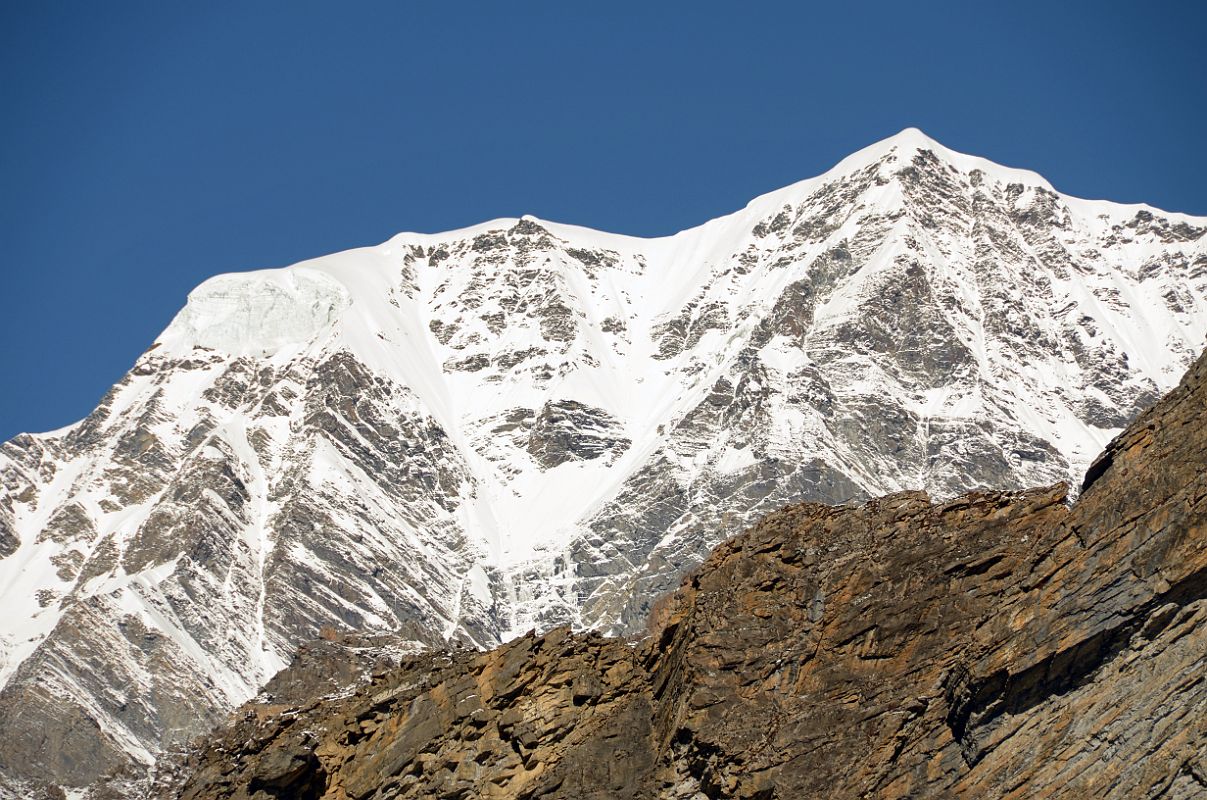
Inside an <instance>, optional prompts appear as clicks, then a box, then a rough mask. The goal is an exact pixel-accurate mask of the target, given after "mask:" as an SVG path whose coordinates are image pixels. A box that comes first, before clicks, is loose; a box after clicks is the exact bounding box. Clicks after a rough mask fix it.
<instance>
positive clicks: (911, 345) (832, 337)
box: [0, 130, 1207, 786]
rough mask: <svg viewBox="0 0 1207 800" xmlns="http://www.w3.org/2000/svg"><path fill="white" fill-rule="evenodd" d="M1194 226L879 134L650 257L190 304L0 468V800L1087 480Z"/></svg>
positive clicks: (555, 251)
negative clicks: (795, 535) (906, 525)
mask: <svg viewBox="0 0 1207 800" xmlns="http://www.w3.org/2000/svg"><path fill="white" fill-rule="evenodd" d="M1205 232H1207V219H1202V218H1192V217H1187V216H1183V215H1178V214H1167V213H1165V212H1161V211H1158V210H1155V209H1152V208H1149V207H1146V206H1122V205H1115V204H1111V203H1106V202H1100V201H1086V200H1078V199H1074V198H1068V197H1065V196H1063V195H1060V194H1058V193H1056V192H1055V191H1054V190H1053V189H1052V187H1051V186H1050V185H1048V183H1047V182H1046V181H1044V180H1043V179H1042V178H1041V177H1039V176H1038V175H1035V174H1034V173H1031V172H1026V171H1022V170H1016V169H1009V168H1005V167H1001V166H998V165H995V164H992V163H990V162H988V161H984V160H982V159H979V158H974V157H971V156H965V155H961V154H957V153H953V152H951V151H949V150H947V149H946V148H944V147H942V146H941V145H939V144H938V143H936V142H934V141H932V140H930V139H928V138H927V137H925V136H924V135H923V134H922V133H920V132H918V131H916V130H907V131H904V132H902V133H901V134H898V135H897V136H895V137H893V138H891V139H888V140H885V141H883V142H880V143H878V144H876V145H873V146H871V147H869V148H867V149H865V150H862V151H860V152H858V153H856V154H855V155H853V156H851V157H850V158H848V159H846V160H844V161H843V162H842V163H840V164H839V165H838V166H836V167H835V168H834V169H833V170H831V171H830V172H828V173H826V174H825V175H822V176H820V177H818V178H813V179H810V180H807V181H804V182H801V183H798V184H795V185H793V186H790V187H788V188H786V189H782V190H780V191H777V192H773V193H771V194H768V195H765V196H763V197H760V198H758V199H757V200H755V201H753V202H752V203H750V204H749V205H748V206H747V207H746V208H745V209H743V210H741V211H739V212H737V213H735V214H732V215H730V216H727V217H723V218H721V219H717V220H713V221H712V222H709V223H706V224H704V225H702V226H700V227H698V228H693V229H691V230H688V231H684V232H682V233H679V234H676V235H674V236H670V237H666V238H661V239H648V240H647V239H637V238H632V237H626V236H619V235H614V234H607V233H600V232H597V231H593V230H589V229H586V228H579V227H574V226H569V225H562V224H556V223H552V222H545V221H541V220H536V219H533V218H530V217H525V218H523V219H519V220H516V219H504V220H495V221H493V222H488V223H484V224H482V225H479V226H476V227H474V228H467V229H464V230H460V231H453V232H449V233H444V234H434V235H423V234H400V235H398V236H396V237H394V238H393V239H391V240H390V241H388V242H386V243H384V244H382V245H379V246H377V247H372V248H365V249H360V250H353V251H349V252H346V253H340V254H336V255H332V256H328V257H325V258H320V259H316V260H314V261H308V262H305V263H303V264H299V265H296V266H293V267H289V268H287V269H283V270H265V271H260V272H252V273H246V274H239V275H223V276H219V277H216V278H213V279H211V280H209V281H207V282H205V283H204V284H202V285H201V286H200V287H198V288H197V289H196V290H195V291H194V292H193V293H192V294H191V295H190V297H189V301H188V304H187V305H186V306H185V308H184V309H183V310H182V311H181V312H180V314H178V315H177V317H176V319H175V320H174V321H173V322H172V324H171V325H170V326H169V327H168V329H167V330H166V331H165V332H164V333H163V335H162V336H161V337H160V338H159V340H158V341H157V342H156V343H155V344H154V345H153V346H152V347H151V349H150V350H148V351H147V352H146V353H145V354H143V356H142V357H141V358H139V360H138V361H137V363H136V364H135V365H134V367H133V368H132V369H131V371H130V372H129V374H127V375H126V377H125V378H123V379H122V381H121V382H120V383H118V384H117V385H116V386H115V387H113V389H112V390H111V391H110V392H109V393H108V394H107V395H106V397H105V398H104V400H103V401H102V403H101V405H100V406H99V407H98V408H97V409H96V411H95V412H93V414H91V415H90V416H89V417H88V418H87V419H85V420H83V421H81V422H80V423H78V424H76V425H73V426H71V427H69V428H66V429H63V430H61V431H57V432H54V433H52V434H45V435H38V436H31V435H22V436H18V437H17V438H15V439H13V440H12V441H10V442H8V443H7V444H5V445H3V447H2V448H0V480H2V487H3V488H2V492H0V603H2V604H3V608H4V610H5V614H4V619H3V621H2V622H0V682H2V684H3V690H2V691H0V771H2V772H3V774H6V775H8V776H9V777H10V778H19V777H28V778H36V779H53V780H55V781H57V782H59V783H63V784H65V785H76V786H78V785H84V784H88V783H90V782H92V781H94V780H96V779H97V777H98V776H99V775H101V774H102V773H104V772H105V771H107V770H110V769H113V768H115V767H120V766H122V765H125V764H129V763H136V764H146V763H149V762H150V761H151V760H152V759H153V758H154V756H155V754H156V753H157V752H158V751H160V750H162V749H163V748H165V747H169V746H172V745H173V744H174V743H176V742H179V741H180V740H182V739H183V738H186V737H188V736H189V735H191V734H193V733H195V732H197V731H198V730H200V729H202V728H204V727H206V726H207V725H208V724H210V723H211V722H212V721H214V720H216V719H218V718H219V717H220V716H221V715H222V714H223V713H224V712H225V711H227V710H229V709H230V708H231V707H233V706H234V705H235V704H237V703H240V702H242V701H244V700H246V699H247V698H248V697H250V696H252V695H253V694H254V693H255V692H256V691H257V689H258V687H260V686H261V685H263V683H264V681H266V680H267V679H268V678H269V677H270V676H271V675H272V674H273V673H274V672H276V671H277V670H278V669H279V668H280V667H281V666H282V665H284V664H285V663H286V661H287V660H288V659H289V657H290V654H291V653H292V652H293V650H294V648H295V647H296V645H297V644H298V643H299V642H301V641H304V640H307V639H310V638H312V637H314V636H315V635H316V634H317V633H318V631H319V629H320V628H321V627H322V626H325V625H331V626H335V627H337V628H346V629H361V630H366V631H383V630H395V629H399V628H401V629H403V630H405V631H408V632H410V634H411V635H412V636H413V638H414V639H415V640H416V641H417V642H420V643H425V642H426V643H434V642H438V641H444V640H448V639H457V640H461V641H464V642H466V643H469V644H472V645H475V646H488V645H493V644H496V643H498V642H500V641H502V640H505V639H507V638H509V637H512V636H514V635H516V634H518V633H522V632H524V631H526V630H528V629H530V628H534V627H535V628H539V629H547V628H549V627H552V626H554V625H557V624H562V623H570V624H572V625H574V626H577V627H591V628H597V629H600V630H603V631H605V632H611V633H619V632H624V631H627V630H632V629H633V628H634V627H635V626H637V625H639V624H640V623H641V620H642V619H643V618H644V616H645V614H646V612H647V610H648V608H649V606H650V603H651V601H652V600H653V599H654V598H655V597H656V596H658V595H659V594H661V593H662V592H664V591H666V590H667V589H669V588H671V587H672V586H674V585H675V584H676V583H677V580H678V576H679V575H680V574H682V572H683V571H684V570H686V569H688V568H690V567H692V566H694V565H696V564H698V563H699V562H700V560H701V559H702V558H703V557H704V555H705V554H706V553H707V552H708V551H709V549H711V548H712V547H713V546H714V545H716V544H717V543H718V542H719V541H720V540H721V539H723V538H724V537H726V536H728V535H730V534H732V533H735V532H737V531H738V530H740V529H742V528H743V527H745V526H746V525H748V524H749V523H751V522H752V521H753V520H754V519H755V518H757V517H758V516H760V515H762V514H764V513H766V512H767V511H770V510H773V509H775V508H777V507H779V506H781V505H783V504H784V503H787V502H792V501H800V500H820V501H828V502H840V501H845V500H848V499H853V498H862V497H867V496H870V495H879V494H884V493H889V492H896V491H900V490H905V489H924V490H926V491H928V492H930V493H931V494H932V495H934V496H936V497H940V498H942V497H949V496H952V495H954V494H956V493H958V492H961V491H964V490H965V489H975V488H997V489H1012V488H1019V487H1022V486H1030V485H1044V484H1049V483H1052V482H1055V481H1059V480H1070V479H1075V478H1078V477H1079V476H1080V475H1081V473H1082V472H1083V471H1084V469H1085V468H1086V466H1087V464H1088V462H1089V459H1090V458H1091V457H1092V456H1093V455H1094V454H1096V453H1097V452H1098V451H1099V450H1100V449H1101V447H1102V446H1103V445H1104V444H1105V443H1106V442H1108V441H1109V440H1110V439H1111V437H1112V436H1114V435H1115V434H1116V433H1117V432H1118V431H1119V430H1120V429H1121V428H1122V427H1123V426H1124V425H1125V424H1126V423H1127V422H1128V421H1129V420H1131V419H1132V418H1133V417H1134V416H1135V415H1136V414H1137V413H1138V412H1139V410H1141V409H1142V408H1144V407H1145V406H1147V405H1148V404H1150V403H1151V402H1152V401H1153V400H1155V399H1156V398H1157V397H1158V396H1159V395H1160V394H1161V393H1162V392H1164V391H1166V390H1168V389H1169V388H1170V387H1172V386H1173V385H1174V384H1175V383H1176V382H1177V380H1178V378H1179V377H1180V375H1181V374H1182V372H1183V371H1184V370H1185V368H1186V366H1187V365H1188V364H1189V363H1190V362H1191V360H1192V359H1193V357H1194V356H1195V355H1196V354H1197V352H1198V351H1199V350H1200V349H1201V347H1202V345H1203V341H1204V335H1205V333H1207V238H1205V237H1204V233H1205ZM34 732H36V735H34Z"/></svg>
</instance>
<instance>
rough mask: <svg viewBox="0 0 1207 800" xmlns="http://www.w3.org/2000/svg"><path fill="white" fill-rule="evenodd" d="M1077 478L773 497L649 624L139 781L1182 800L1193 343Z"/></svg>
mask: <svg viewBox="0 0 1207 800" xmlns="http://www.w3.org/2000/svg"><path fill="white" fill-rule="evenodd" d="M1085 483H1086V485H1085V488H1084V490H1083V492H1082V494H1081V496H1080V498H1079V499H1078V500H1077V501H1076V503H1074V504H1073V505H1072V506H1069V505H1068V504H1067V503H1066V502H1065V501H1066V490H1065V487H1064V486H1063V485H1057V486H1053V487H1050V488H1045V489H1033V490H1028V491H1021V492H976V493H972V494H966V495H963V496H960V497H958V498H956V499H954V500H950V501H947V502H943V503H938V504H932V503H931V501H930V500H929V498H928V497H927V496H926V495H924V494H922V493H918V492H907V493H901V494H896V495H890V496H888V497H884V498H881V499H878V500H873V501H870V502H867V503H865V504H863V505H847V506H842V507H833V506H824V505H819V504H802V505H796V506H791V507H788V508H785V509H784V510H782V511H779V512H776V513H774V514H771V515H768V516H767V517H766V518H765V519H764V520H762V521H761V522H760V523H758V524H757V525H755V526H754V527H753V528H752V529H751V530H749V531H747V532H746V533H744V534H742V535H740V536H738V537H736V538H734V539H732V540H730V541H728V542H726V543H724V544H722V545H721V546H720V547H719V548H717V550H716V551H715V552H714V553H713V554H712V555H711V556H710V557H709V558H708V560H707V561H706V562H705V563H704V564H703V566H702V567H700V568H699V569H698V570H697V571H695V572H694V573H693V574H692V575H691V576H689V577H688V578H687V579H686V580H685V581H684V583H683V585H682V586H681V587H680V588H679V590H678V591H677V592H676V593H675V594H674V595H673V596H671V597H669V598H668V599H667V600H666V601H665V602H664V603H663V604H660V607H659V609H658V610H657V612H656V614H655V616H654V618H653V619H652V620H651V626H650V636H649V638H646V639H644V640H642V641H640V642H636V643H632V642H627V641H623V640H619V639H608V638H603V637H600V636H598V635H596V634H574V633H571V632H570V631H568V630H566V629H557V630H554V631H551V632H549V633H547V634H545V635H543V636H536V635H528V636H525V637H523V638H521V639H519V640H516V641H513V642H511V643H509V644H506V645H504V646H502V647H500V648H498V649H496V650H493V651H491V652H487V653H466V652H462V653H453V652H449V653H439V654H437V653H428V654H425V655H422V656H419V657H417V658H414V659H412V660H410V661H408V662H406V663H404V664H402V665H401V666H400V667H399V668H397V669H393V670H387V671H383V672H381V673H379V674H377V675H375V676H374V677H373V679H372V680H371V682H370V683H368V684H367V685H364V686H363V687H361V688H359V689H358V690H357V691H355V692H354V693H352V694H350V695H349V696H346V697H341V698H339V699H336V700H331V701H326V702H318V703H315V702H309V703H304V704H300V705H298V706H296V707H290V708H289V709H287V710H284V711H282V712H278V713H265V712H264V710H263V709H261V708H260V707H257V706H251V707H248V708H246V709H245V710H244V711H242V712H241V715H240V716H239V717H237V719H236V721H235V722H234V724H233V725H232V726H231V727H230V728H228V729H226V730H224V731H223V732H221V733H220V734H218V735H217V736H216V737H214V738H212V739H211V740H209V741H208V742H206V743H204V744H203V746H201V747H200V748H198V749H197V750H195V751H194V752H193V753H191V754H190V755H189V756H188V757H187V758H185V759H183V760H180V761H178V762H176V763H175V764H174V770H175V771H174V773H173V774H172V776H171V777H169V776H168V775H166V774H165V776H164V784H165V785H161V787H160V789H159V791H160V796H162V797H165V798H179V799H180V800H185V799H187V800H203V799H205V800H211V799H214V800H216V799H217V798H269V797H286V796H287V797H301V798H315V799H316V800H317V798H332V799H333V800H335V799H338V800H345V798H355V799H356V800H365V799H367V798H374V799H380V800H385V799H386V798H396V797H398V798H401V797H406V798H411V797H414V798H421V797H422V798H479V797H481V798H540V797H547V798H600V799H601V800H602V798H668V799H669V798H693V800H698V799H699V798H713V799H716V798H758V799H759V800H773V799H774V798H803V797H837V798H840V797H851V798H855V797H883V798H905V797H968V798H986V797H989V798H1004V797H1020V798H1021V797H1039V796H1043V797H1055V798H1066V797H1067V798H1085V797H1118V798H1132V797H1157V796H1160V797H1168V798H1194V797H1203V796H1204V795H1205V794H1207V680H1205V675H1207V356H1204V357H1203V358H1201V359H1200V360H1199V361H1198V362H1197V363H1196V364H1195V365H1194V367H1193V368H1192V369H1191V371H1190V372H1189V373H1188V374H1187V376H1186V378H1185V380H1184V381H1183V383H1182V385H1181V386H1180V387H1179V388H1178V389H1176V390H1175V391H1174V392H1173V393H1171V394H1170V395H1169V396H1168V397H1167V398H1166V399H1164V400H1162V401H1161V402H1160V403H1158V404H1157V405H1156V406H1155V407H1154V408H1152V409H1151V410H1149V411H1148V412H1146V413H1145V414H1144V415H1143V416H1141V417H1140V419H1138V420H1137V421H1136V422H1135V423H1134V424H1133V425H1132V426H1131V427H1129V428H1128V429H1127V430H1126V432H1125V433H1124V434H1123V435H1121V436H1120V437H1118V438H1117V439H1115V440H1114V441H1113V442H1111V444H1110V446H1109V447H1108V448H1107V449H1106V451H1105V452H1104V453H1103V454H1102V455H1101V456H1100V457H1099V458H1098V460H1097V461H1095V463H1094V466H1093V467H1092V468H1091V469H1090V471H1089V473H1088V474H1087V476H1086V481H1085ZM289 671H292V670H289ZM287 672H288V671H287Z"/></svg>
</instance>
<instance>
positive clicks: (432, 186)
mask: <svg viewBox="0 0 1207 800" xmlns="http://www.w3.org/2000/svg"><path fill="white" fill-rule="evenodd" d="M588 5H589V7H588ZM1205 30H1207V3H1201V2H1183V3H1172V2H1169V3H1158V2H1151V3H1136V2H1127V3H1122V2H1120V3H1111V2H1085V3H1074V2H1039V3H1024V2H1009V3H992V4H991V3H974V2H952V3H926V2H920V3H903V2H893V3H871V2H847V3H840V2H826V3H814V4H808V3H803V2H792V3H757V2H749V3H728V4H719V3H718V4H713V3H707V2H683V3H669V2H667V3H663V2H648V1H647V2H638V3H627V2H616V1H614V0H613V1H612V2H607V3H592V4H586V3H566V2H557V3H554V2H549V3H529V2H522V1H521V0H511V1H510V2H490V3H480V4H465V3H452V2H444V3H411V2H402V1H401V0H399V1H398V2H391V3H382V4H375V3H351V2H348V3H345V2H334V1H331V2H299V1H298V0H290V2H280V3H270V2H250V3H224V2H211V1H209V0H207V2H202V3H199V2H188V3H184V2H179V3H177V2H166V1H163V0H156V2H149V3H133V2H116V1H115V2H105V3H96V2H91V0H89V2H80V3H63V2H36V1H35V0H28V2H24V3H17V2H14V1H13V0H0V114H2V115H3V124H0V264H2V270H3V273H2V275H3V284H2V286H3V293H2V294H0V297H2V298H3V321H2V322H0V337H2V338H0V342H2V343H3V344H2V347H0V376H3V381H4V383H3V389H2V391H0V440H2V439H7V438H9V437H10V436H12V435H13V434H15V433H17V432H18V431H26V430H28V431H39V430H47V429H51V428H56V427H59V426H61V425H65V424H67V423H69V422H72V421H74V420H76V419H78V418H80V417H82V416H84V415H85V414H86V413H88V411H90V410H91V408H92V407H93V406H94V405H95V404H96V402H97V400H98V399H99V398H100V396H101V395H102V394H103V393H104V391H105V390H106V389H107V388H108V387H109V386H110V385H111V384H112V383H114V382H115V381H116V380H117V379H118V378H120V377H121V375H122V374H123V373H124V372H125V370H126V369H127V368H128V367H129V366H130V365H131V363H132V362H133V361H134V359H135V358H137V356H138V354H139V353H141V352H142V351H143V350H144V349H145V348H146V347H147V346H148V345H149V344H150V343H151V341H152V340H153V339H154V337H155V336H156V335H157V334H158V332H159V331H160V330H162V328H163V327H164V326H165V325H166V324H167V323H168V322H169V321H170V320H171V318H172V316H173V314H175V313H176V311H177V310H178V309H179V307H180V306H181V305H182V303H183V302H184V299H185V296H186V294H187V293H188V291H189V290H190V289H191V288H192V287H193V286H195V285H196V284H197V283H199V282H200V281H202V280H203V279H204V278H206V277H208V276H210V275H213V274H216V273H219V272H229V271H232V270H242V269H252V268H259V267H267V266H279V265H285V264H288V263H291V262H294V261H298V260H301V259H304V258H308V257H313V256H317V255H321V254H323V253H327V252H332V251H336V250H341V249H346V248H348V247H354V246H359V245H366V244H373V243H376V242H379V241H381V240H384V239H386V238H388V237H389V236H391V235H392V234H394V233H396V232H398V231H401V230H419V231H438V230H444V229H448V228H453V227H458V226H463V225H468V224H472V223H474V222H478V221H481V220H485V219H489V218H492V217H498V216H518V215H520V214H524V213H531V214H535V215H537V216H540V217H545V218H548V219H554V220H559V221H564V222H573V223H578V224H583V225H589V226H592V227H597V228H603V229H607V230H613V231H620V232H624V233H632V234H644V235H650V234H665V233H671V232H674V231H676V230H679V229H681V228H684V227H688V226H691V225H695V224H698V223H700V222H703V221H704V220H706V219H709V218H711V217H714V216H717V215H719V214H723V213H726V212H728V211H731V210H734V209H736V208H739V207H741V206H742V205H744V204H745V203H746V201H748V200H749V199H750V198H752V197H754V196H756V195H758V194H761V193H763V192H766V191H769V190H772V189H775V188H778V187H780V186H783V185H786V184H788V183H791V182H793V181H796V180H800V179H802V178H805V177H809V176H811V175H814V174H817V173H819V172H822V171H824V170H825V169H827V168H828V167H829V166H831V165H832V164H833V163H834V162H836V161H838V160H839V159H841V158H842V157H843V156H844V155H847V154H848V153H850V152H852V151H854V150H857V149H859V148H860V147H863V146H865V145H867V144H870V143H871V142H873V141H876V140H878V139H881V138H884V137H885V136H889V135H891V134H893V133H895V132H897V131H898V130H900V129H901V128H904V127H906V126H910V125H914V126H918V127H920V128H922V129H923V130H924V131H926V132H927V133H929V134H930V135H931V136H933V137H935V138H937V139H939V140H940V141H941V142H943V143H944V144H946V145H948V146H949V147H952V148H954V149H956V150H962V151H964V152H971V153H975V154H978V155H983V156H986V157H989V158H992V159H994V160H996V161H1000V162H1002V163H1005V164H1009V165H1014V166H1023V167H1027V168H1030V169H1034V170H1036V171H1038V172H1040V173H1042V174H1043V175H1045V176H1046V177H1047V178H1048V179H1049V180H1050V181H1051V182H1052V183H1053V184H1054V185H1055V186H1056V187H1057V188H1058V189H1059V190H1061V191H1064V192H1067V193H1071V194H1075V195H1080V196H1085V197H1103V198H1108V199H1112V200H1119V201H1146V202H1149V203H1152V204H1154V205H1156V206H1159V207H1162V208H1166V209H1169V210H1178V211H1186V212H1190V213H1195V214H1207V192H1205V191H1204V187H1205V186H1207V159H1205V158H1204V144H1205V143H1207V92H1205V91H1204V85H1205V83H1204V81H1205V78H1207V47H1204V46H1203V40H1202V37H1203V32H1204V31H1205Z"/></svg>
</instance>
